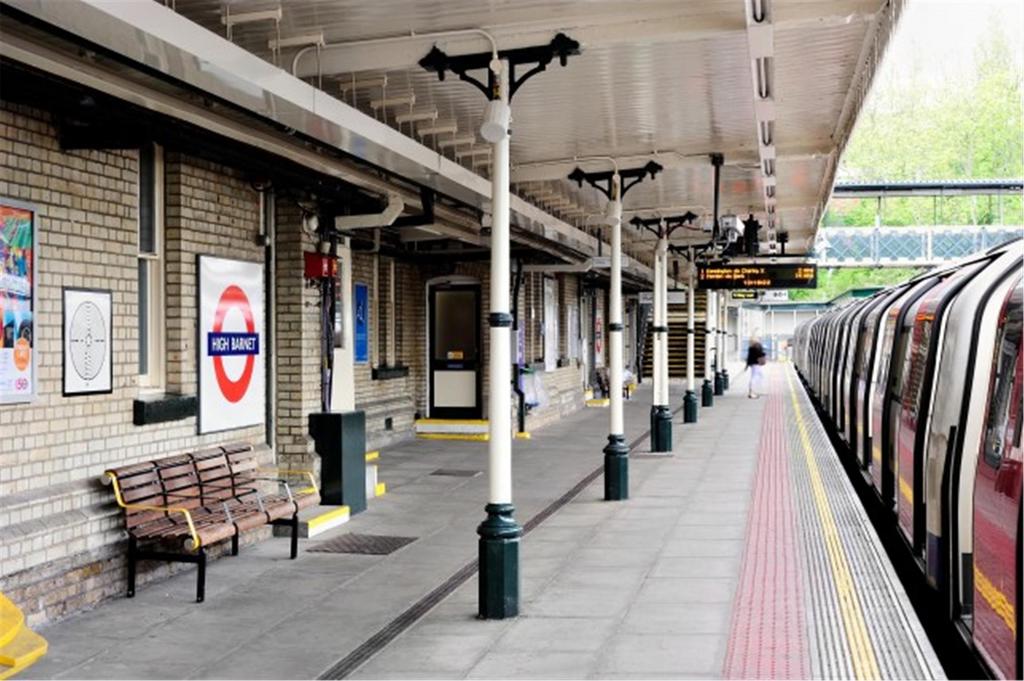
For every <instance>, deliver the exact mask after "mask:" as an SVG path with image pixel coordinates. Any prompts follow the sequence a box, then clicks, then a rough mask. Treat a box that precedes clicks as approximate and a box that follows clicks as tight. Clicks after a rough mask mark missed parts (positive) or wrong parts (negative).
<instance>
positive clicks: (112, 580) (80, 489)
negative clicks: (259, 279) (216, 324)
mask: <svg viewBox="0 0 1024 681" xmlns="http://www.w3.org/2000/svg"><path fill="white" fill-rule="evenodd" d="M0 156H2V159H3V160H2V161H0V196H3V197H6V198H9V199H14V200H19V201H25V202H30V203H33V204H35V206H36V207H37V209H38V213H37V220H36V226H37V230H38V244H39V253H38V256H37V270H36V272H37V281H36V295H37V306H38V307H37V314H36V316H35V354H36V362H37V364H36V367H37V384H36V396H35V399H34V400H33V401H32V402H31V403H30V404H9V405H2V406H0V431H2V432H3V437H2V438H0V589H2V590H3V591H4V592H5V593H6V594H7V595H8V596H9V597H11V598H12V599H13V600H14V602H15V603H17V604H18V605H19V606H20V607H22V608H23V609H24V610H25V612H26V613H27V614H28V616H29V619H30V621H32V622H40V621H45V620H50V619H56V618H59V617H61V616H63V615H65V614H66V613H69V612H71V611H74V610H77V609H80V608H83V607H86V606H88V605H91V604H93V603H95V602H97V601H99V600H100V599H102V598H104V597H107V596H110V595H112V594H115V593H121V592H122V591H123V588H124V586H123V584H124V562H123V560H122V558H121V555H122V553H123V550H124V548H123V536H122V535H123V531H122V520H121V517H120V515H119V511H118V509H117V508H116V506H115V505H114V503H113V498H112V494H111V491H110V489H109V488H108V487H106V486H104V485H102V484H101V483H100V476H101V474H102V473H103V471H104V470H105V469H107V468H110V467H113V466H119V465H125V464H129V463H133V462H136V461H141V460H145V459H147V458H153V457H156V456H160V455H162V454H170V453H173V452H181V451H188V450H189V449H195V448H199V447H202V446H206V445H212V444H216V443H219V442H225V441H240V440H241V441H247V442H251V443H253V444H255V445H257V446H259V447H261V448H262V449H263V450H264V451H265V452H266V455H267V458H270V457H271V456H272V455H271V453H270V450H269V449H268V448H267V447H266V444H265V440H266V438H265V431H264V427H263V426H259V427H253V428H246V429H241V430H235V431H231V432H227V433H220V434H215V435H205V436H199V435H197V434H196V420H195V417H194V416H192V417H187V418H184V419H181V420H177V421H173V422H168V423H160V424H155V425H147V426H136V425H134V424H133V403H134V400H135V399H136V398H138V397H140V389H139V386H138V361H139V356H138V338H139V335H138V334H139V324H138V322H139V320H138V304H137V284H138V241H137V239H138V174H139V173H138V171H139V167H138V164H139V155H138V152H137V151H134V150H115V151H102V150H84V151H63V150H61V149H60V146H59V143H58V138H57V133H56V130H55V128H54V126H53V123H52V120H51V118H50V116H49V114H47V113H45V112H41V111H38V110H33V109H29V108H25V107H21V106H18V105H13V104H10V103H2V104H0ZM164 178H165V189H164V196H165V201H166V209H165V220H164V222H165V225H164V227H165V258H166V265H165V277H166V279H165V287H166V297H165V310H166V321H167V334H166V338H165V340H166V357H167V363H166V374H165V381H166V388H165V389H166V390H167V391H168V392H180V393H183V394H195V383H196V379H195V324H196V305H195V297H194V296H195V267H196V261H195V255H196V254H197V253H209V254H213V255H221V256H228V257H236V258H238V257H241V258H245V259H248V260H254V261H261V260H262V259H263V249H262V248H261V247H258V246H257V245H256V242H255V239H254V235H255V228H256V225H258V220H259V197H258V194H257V192H255V191H254V190H253V189H252V188H251V187H250V186H249V184H248V183H247V182H245V181H244V180H243V179H242V178H241V177H240V176H239V175H238V174H237V173H236V172H234V171H232V170H231V169H229V168H226V167H222V166H218V165H215V164H210V163H207V162H204V161H200V160H198V159H192V158H189V157H186V156H182V155H178V154H174V153H167V154H166V156H165V175H164ZM64 286H78V287H92V288H106V289H110V290H111V291H112V298H113V339H112V342H113V355H112V357H113V384H112V385H113V390H112V392H111V393H110V394H106V395H89V396H81V397H63V396H62V376H61V362H62V351H61V333H62V327H61V325H62V311H61V307H62V300H61V289H62V287H64ZM167 571H168V568H167V566H165V565H159V566H157V567H156V568H154V569H153V570H150V571H148V572H147V573H144V574H142V575H140V578H141V579H142V580H143V581H145V580H146V579H147V578H151V577H153V576H155V575H159V574H164V573H166V572H167Z"/></svg>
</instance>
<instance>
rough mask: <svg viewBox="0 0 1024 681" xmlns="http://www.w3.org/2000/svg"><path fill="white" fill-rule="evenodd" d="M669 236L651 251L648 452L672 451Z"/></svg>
mask: <svg viewBox="0 0 1024 681" xmlns="http://www.w3.org/2000/svg"><path fill="white" fill-rule="evenodd" d="M667 289H668V239H667V238H666V237H664V236H661V237H659V239H658V246H657V248H656V249H655V251H654V399H653V404H652V405H651V451H652V452H671V451H672V410H671V409H670V408H669V402H668V290H667Z"/></svg>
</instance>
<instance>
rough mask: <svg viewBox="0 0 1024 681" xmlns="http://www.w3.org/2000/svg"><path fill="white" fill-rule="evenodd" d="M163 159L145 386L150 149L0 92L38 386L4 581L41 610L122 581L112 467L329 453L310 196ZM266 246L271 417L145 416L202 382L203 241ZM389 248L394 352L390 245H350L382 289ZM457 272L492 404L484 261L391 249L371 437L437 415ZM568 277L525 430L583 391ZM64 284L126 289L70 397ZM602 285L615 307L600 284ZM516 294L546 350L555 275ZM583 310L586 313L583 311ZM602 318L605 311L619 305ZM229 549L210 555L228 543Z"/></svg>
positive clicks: (0, 522)
mask: <svg viewBox="0 0 1024 681" xmlns="http://www.w3.org/2000/svg"><path fill="white" fill-rule="evenodd" d="M162 160H163V163H162V168H163V182H162V199H163V202H162V205H163V216H162V228H163V256H162V257H163V261H162V262H163V267H162V272H163V275H162V276H163V282H162V287H163V290H164V299H163V314H164V335H163V347H162V355H163V356H164V358H165V363H164V371H163V376H162V378H163V380H162V384H161V385H159V386H157V388H156V389H155V390H153V389H150V388H149V387H148V386H142V385H140V381H139V370H138V364H139V304H138V285H139V284H138V282H139V269H138V268H139V246H138V230H139V172H140V155H139V152H138V151H137V150H63V149H61V147H60V144H59V138H58V132H57V130H56V128H55V126H54V121H53V120H52V118H51V116H50V114H49V113H47V112H44V111H41V110H37V109H32V108H27V107H24V106H21V105H17V104H13V103H10V102H0V197H4V198H8V199H13V200H17V201H23V202H28V203H32V204H34V205H35V206H36V207H37V209H38V213H37V220H36V228H37V231H38V244H39V252H38V256H37V281H36V294H37V306H38V307H37V313H36V317H35V341H36V343H35V354H36V361H37V365H36V366H37V387H36V397H35V399H34V400H33V402H31V403H29V404H8V405H0V432H2V433H3V437H0V590H2V591H3V592H4V593H5V594H6V595H8V596H9V597H10V598H11V599H12V600H13V601H14V602H15V603H16V604H17V605H18V606H19V607H21V608H22V609H23V610H24V611H25V613H26V614H27V616H28V618H29V621H30V623H31V624H40V623H42V622H46V621H52V620H56V619H60V618H62V617H64V616H66V615H67V614H70V613H72V612H74V611H77V610H80V609H83V608H87V607H89V606H91V605H93V604H95V603H97V602H99V601H100V600H103V599H105V598H108V597H112V596H120V595H122V594H123V590H124V580H125V561H124V551H125V541H124V533H123V521H122V519H121V515H120V511H119V509H118V508H117V507H116V505H115V503H114V500H113V495H112V492H111V489H110V488H109V487H107V486H106V485H104V484H102V482H101V475H102V473H103V471H104V470H106V469H108V468H111V467H116V466H121V465H126V464H130V463H134V462H138V461H144V460H147V459H151V458H155V457H159V456H162V455H169V454H173V453H179V452H185V451H190V450H195V449H199V448H202V447H206V446H210V445H215V444H218V443H224V442H236V441H244V442H249V443H251V444H253V445H254V446H256V447H257V449H258V450H259V451H261V452H263V456H264V459H265V461H266V462H267V463H270V462H272V461H273V460H274V459H275V456H276V459H277V461H278V463H279V464H281V465H283V466H289V467H296V468H313V469H317V468H318V467H319V458H318V457H317V456H316V455H315V454H314V452H313V444H312V441H311V440H310V439H309V437H308V435H307V432H308V423H307V419H308V414H309V413H311V412H315V411H318V410H319V409H320V359H319V354H320V347H319V332H318V324H319V315H318V311H317V306H318V292H317V290H316V288H315V287H310V286H308V285H307V282H306V280H305V279H304V276H303V271H304V267H303V253H304V252H305V251H308V250H313V249H314V246H315V244H314V243H313V237H311V236H310V235H309V234H308V233H307V232H306V231H305V230H304V229H303V225H302V212H301V210H300V209H299V207H298V205H297V204H296V202H295V201H294V200H293V199H289V198H288V197H285V196H278V197H276V198H274V197H272V196H271V195H270V194H269V193H265V194H263V195H262V198H261V192H260V191H259V190H258V189H257V188H255V187H254V186H253V185H252V184H251V183H250V182H249V180H248V178H246V177H245V176H244V175H243V173H242V172H241V171H239V170H236V169H233V168H231V167H228V166H226V165H222V164H219V163H214V162H211V161H209V160H205V159H199V158H195V157H192V156H189V155H187V154H184V153H181V152H179V151H176V150H173V149H165V150H164V151H163V159H162ZM268 201H269V202H270V203H269V207H267V204H266V203H265V202H268ZM267 211H269V212H270V213H272V214H273V216H274V231H275V234H276V237H275V239H274V240H273V248H272V249H271V250H270V251H268V250H267V249H266V248H265V246H264V245H263V244H262V243H261V242H260V239H258V238H257V237H258V235H259V233H260V225H261V221H262V220H263V217H264V214H265V213H266V212H267ZM268 253H272V255H273V258H274V268H273V269H274V279H273V286H272V288H271V289H270V290H269V291H268V292H267V296H268V306H269V307H270V310H271V313H270V314H269V315H268V320H267V323H268V331H269V333H270V334H271V337H272V350H271V361H269V362H268V366H267V382H268V384H271V385H272V386H273V395H272V399H271V402H270V404H271V405H272V423H273V427H272V432H270V433H269V434H268V432H267V428H266V427H265V426H263V425H260V426H254V427H250V428H244V429H238V430H232V431H228V432H224V433H217V434H209V435H202V436H200V435H197V428H196V417H195V416H187V417H184V418H179V419H177V420H173V421H169V422H163V423H153V424H150V425H141V426H139V425H134V423H133V407H134V403H135V401H136V400H137V399H159V398H160V397H161V396H162V395H165V394H171V395H184V396H194V395H196V391H197V372H196V351H197V350H196V325H197V323H198V319H197V315H198V313H197V305H196V295H197V272H196V268H197V260H196V257H197V255H199V254H207V255H215V256H221V257H228V258H240V259H245V260H249V261H254V262H265V260H266V258H267V257H268ZM378 257H379V258H380V267H379V273H378V289H377V295H376V296H374V297H372V298H371V300H370V305H371V320H370V325H369V343H370V344H371V347H373V346H374V345H376V347H377V348H378V353H379V354H378V357H379V360H380V363H384V362H386V361H387V359H388V356H387V351H386V348H387V333H388V328H389V327H388V315H389V314H392V312H391V311H390V309H389V306H388V305H387V295H386V292H387V291H388V286H389V279H388V278H389V276H390V267H389V266H388V265H389V259H388V258H386V257H383V256H378V255H375V254H370V253H365V252H364V253H360V252H353V253H352V254H351V258H350V259H351V267H352V274H353V276H352V280H353V284H355V283H363V284H366V285H367V286H369V287H372V281H373V279H372V274H373V262H374V259H375V258H378ZM343 266H344V264H343ZM446 275H459V276H469V277H473V278H475V279H476V280H477V281H479V283H480V286H481V306H482V309H481V314H480V320H481V321H480V323H481V339H482V347H481V352H482V357H481V367H482V370H483V376H482V382H483V395H484V396H485V404H484V408H485V414H484V416H485V417H486V395H487V391H488V389H489V377H488V375H487V366H488V356H487V353H488V333H489V329H488V327H487V312H488V310H489V304H488V291H489V265H488V263H487V262H486V261H478V262H462V263H439V264H433V263H432V264H429V265H424V264H419V263H410V262H404V261H401V260H399V261H396V262H395V293H396V295H395V309H394V311H393V314H394V316H395V326H394V329H395V336H396V337H395V353H394V358H393V359H394V360H395V361H394V364H395V365H397V366H404V367H407V368H408V371H407V373H406V374H405V375H404V376H401V377H399V378H390V379H387V380H383V379H374V378H373V375H372V374H373V371H372V370H373V367H372V366H371V365H370V363H366V364H357V365H356V366H355V367H354V374H355V375H354V379H355V380H354V383H355V405H356V408H358V409H362V410H365V412H366V414H367V446H368V448H377V447H381V446H385V445H387V444H389V443H391V442H394V441H397V440H400V439H404V438H406V437H410V436H411V435H412V433H413V427H414V419H415V417H416V416H417V415H425V414H426V413H427V381H426V370H427V364H426V335H427V307H426V286H427V282H428V281H429V280H431V279H433V278H436V277H439V276H446ZM556 280H557V283H558V291H559V306H558V315H559V333H560V337H561V338H560V341H559V355H560V357H561V358H562V359H563V362H562V363H563V364H564V366H560V367H558V368H557V369H554V370H551V371H540V377H541V380H542V382H543V385H544V388H545V392H546V393H547V402H546V403H545V404H544V405H541V406H539V407H537V408H535V409H533V410H532V411H531V412H530V414H529V417H528V420H527V429H528V430H529V429H536V428H539V427H541V426H543V425H544V424H546V423H549V422H551V421H554V420H557V419H558V418H559V417H560V416H562V415H564V414H566V413H569V412H571V411H573V410H575V409H577V408H579V407H581V406H582V404H583V391H582V385H583V383H584V377H583V376H582V361H581V358H582V356H583V355H584V354H585V353H586V347H585V346H584V345H583V344H581V345H580V349H579V353H578V354H579V355H580V356H581V357H580V358H569V357H567V355H568V341H567V338H566V337H567V333H568V324H567V322H566V316H565V315H566V307H567V305H569V304H570V301H572V300H575V299H576V297H577V296H578V293H579V286H580V282H579V277H578V276H577V275H574V274H559V275H557V277H556ZM65 286H79V287H90V288H106V289H111V290H112V292H113V317H114V318H113V390H112V392H111V393H110V394H109V395H90V396H82V397H63V396H62V385H61V382H62V376H61V363H62V349H61V333H62V326H61V325H62V310H61V307H62V300H61V290H62V287H65ZM372 294H373V291H372V288H371V296H372ZM597 295H598V296H599V304H600V305H601V306H602V308H603V306H604V304H605V303H604V300H605V297H604V295H603V292H601V291H598V292H597ZM531 305H532V306H533V309H532V313H531V310H530V308H531ZM519 309H520V318H521V321H522V323H524V324H525V325H526V326H525V331H526V339H525V340H526V347H527V360H528V361H529V360H533V359H540V360H541V362H542V361H543V354H542V353H543V347H544V343H543V277H542V276H536V277H534V278H532V279H531V278H530V277H525V278H524V282H523V287H522V289H521V291H520V300H519ZM531 314H532V316H531ZM580 315H581V323H582V321H583V319H584V315H583V311H582V310H581V311H580ZM604 320H605V324H607V313H606V312H605V315H604ZM605 338H607V332H605ZM531 352H532V353H534V354H533V355H531V354H530V353H531ZM371 356H372V355H371ZM534 366H535V367H537V368H538V369H540V368H541V367H542V366H543V365H542V363H541V364H539V365H538V364H536V363H535V364H534ZM514 406H515V405H513V408H514ZM387 420H390V424H389V425H386V422H387ZM268 435H269V438H268ZM268 439H269V441H268ZM268 535H269V530H268V529H267V528H263V529H261V530H257V531H255V532H253V533H250V534H249V535H248V536H247V537H246V538H245V539H244V540H243V543H251V542H253V541H258V540H260V539H262V538H264V537H266V536H268ZM217 548H218V547H214V550H213V551H211V555H212V556H216V555H218V554H219V553H220V551H218V550H217ZM140 567H141V566H140ZM147 567H148V569H147ZM182 567H183V566H182V565H181V564H171V565H168V564H165V563H154V564H152V565H149V566H146V567H141V570H140V574H139V582H140V585H141V584H145V583H146V582H147V581H151V580H154V579H160V578H163V577H165V576H167V575H168V574H171V573H173V572H176V571H177V570H179V569H181V568H182Z"/></svg>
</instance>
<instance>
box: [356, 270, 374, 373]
mask: <svg viewBox="0 0 1024 681" xmlns="http://www.w3.org/2000/svg"><path fill="white" fill-rule="evenodd" d="M353 294H354V298H355V300H353V302H352V308H353V312H354V313H355V314H354V317H355V321H354V322H353V324H354V326H355V334H354V335H355V339H354V342H355V346H356V347H355V363H356V364H366V363H367V362H369V361H370V289H369V288H368V287H367V286H366V284H356V285H355V287H354V291H353Z"/></svg>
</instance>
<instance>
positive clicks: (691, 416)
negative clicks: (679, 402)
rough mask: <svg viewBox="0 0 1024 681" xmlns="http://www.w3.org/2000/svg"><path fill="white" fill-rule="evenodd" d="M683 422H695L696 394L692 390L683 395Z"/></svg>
mask: <svg viewBox="0 0 1024 681" xmlns="http://www.w3.org/2000/svg"><path fill="white" fill-rule="evenodd" d="M683 423H697V395H696V394H695V393H694V392H693V391H692V390H687V391H686V395H684V396H683Z"/></svg>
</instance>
